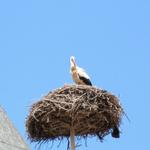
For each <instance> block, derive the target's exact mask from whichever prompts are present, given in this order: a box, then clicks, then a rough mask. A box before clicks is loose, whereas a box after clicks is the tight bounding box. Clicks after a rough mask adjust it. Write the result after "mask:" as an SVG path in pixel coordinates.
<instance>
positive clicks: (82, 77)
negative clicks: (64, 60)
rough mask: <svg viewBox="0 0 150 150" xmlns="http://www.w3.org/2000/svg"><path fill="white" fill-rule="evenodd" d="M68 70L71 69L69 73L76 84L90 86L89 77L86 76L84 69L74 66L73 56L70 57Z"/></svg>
mask: <svg viewBox="0 0 150 150" xmlns="http://www.w3.org/2000/svg"><path fill="white" fill-rule="evenodd" d="M70 68H71V69H70V72H71V74H72V79H73V80H74V82H75V83H76V84H83V85H90V86H92V83H91V81H90V77H89V76H88V75H87V74H86V72H85V70H84V69H82V68H80V67H78V66H77V65H76V63H75V58H74V56H71V57H70Z"/></svg>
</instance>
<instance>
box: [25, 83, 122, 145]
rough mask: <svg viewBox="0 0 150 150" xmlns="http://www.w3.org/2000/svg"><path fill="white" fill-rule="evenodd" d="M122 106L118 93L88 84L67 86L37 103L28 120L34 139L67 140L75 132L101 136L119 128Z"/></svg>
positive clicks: (76, 134) (31, 137)
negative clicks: (64, 138)
mask: <svg viewBox="0 0 150 150" xmlns="http://www.w3.org/2000/svg"><path fill="white" fill-rule="evenodd" d="M122 112H123V110H122V107H121V105H120V104H119V100H118V98H117V97H116V96H114V95H112V94H111V93H109V92H107V91H106V90H102V89H98V88H96V87H92V86H86V85H65V86H64V87H62V88H60V89H57V90H54V91H53V92H49V93H48V95H47V96H44V97H43V98H42V99H41V100H40V101H39V102H37V103H35V104H33V106H32V107H31V111H30V114H29V116H28V118H27V121H26V129H27V133H28V137H29V138H30V140H31V141H36V142H42V141H47V140H55V139H59V138H60V137H61V138H60V139H63V137H67V138H68V137H69V136H70V129H71V128H73V132H74V133H72V134H75V136H80V137H87V136H89V135H92V136H93V135H94V136H95V135H96V136H98V137H99V138H100V139H103V137H104V136H105V135H107V134H109V133H110V132H111V131H112V129H113V128H114V127H116V126H117V127H119V125H120V121H121V117H122Z"/></svg>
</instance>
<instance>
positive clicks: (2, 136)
mask: <svg viewBox="0 0 150 150" xmlns="http://www.w3.org/2000/svg"><path fill="white" fill-rule="evenodd" d="M0 150H29V148H28V146H27V145H26V143H25V142H24V140H23V139H22V137H21V136H20V134H19V132H18V131H17V130H16V128H15V127H14V125H13V124H12V122H11V121H10V120H9V118H8V116H7V114H6V112H5V111H4V110H3V108H2V107H1V106H0Z"/></svg>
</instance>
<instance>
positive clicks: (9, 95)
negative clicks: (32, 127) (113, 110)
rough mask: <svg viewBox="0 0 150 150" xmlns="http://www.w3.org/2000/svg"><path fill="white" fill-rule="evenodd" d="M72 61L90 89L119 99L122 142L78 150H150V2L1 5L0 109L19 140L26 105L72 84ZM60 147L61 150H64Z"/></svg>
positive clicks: (52, 0) (33, 0)
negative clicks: (84, 72) (81, 70)
mask: <svg viewBox="0 0 150 150" xmlns="http://www.w3.org/2000/svg"><path fill="white" fill-rule="evenodd" d="M71 55H74V56H75V57H76V60H77V63H78V64H79V66H81V67H83V68H85V69H86V70H87V72H88V73H89V75H90V76H91V80H92V82H93V84H94V85H96V86H97V87H102V88H104V89H107V90H108V91H110V92H112V93H114V94H115V95H117V96H119V97H120V101H121V103H122V105H123V107H124V109H125V111H126V113H127V114H128V116H129V118H130V120H131V122H130V123H129V122H128V121H127V119H126V118H123V121H122V125H121V130H122V134H121V138H120V139H113V138H112V137H111V136H107V137H106V138H105V140H104V142H103V143H100V142H99V141H98V140H97V139H96V138H91V139H88V142H87V143H88V147H85V145H84V142H82V146H81V147H79V148H77V149H78V150H90V149H95V150H98V149H110V148H111V149H115V150H119V149H122V150H125V149H127V148H128V149H131V148H134V149H136V150H141V149H147V147H149V134H150V131H149V127H150V119H149V114H150V109H149V106H150V94H149V92H150V90H149V89H150V86H149V85H150V67H149V66H150V1H149V0H126V1H120V0H113V1H111V0H105V1H100V0H92V1H90V0H63V1H62V0H43V1H40V0H24V1H20V0H13V1H12V0H5V1H0V91H1V92H0V105H2V107H3V108H4V109H5V110H6V111H7V113H8V115H9V117H10V118H11V120H12V121H13V123H14V124H15V126H16V128H17V129H18V130H19V132H20V133H21V135H22V136H23V138H24V139H25V140H26V141H27V143H28V144H29V145H30V147H31V149H34V145H35V144H34V143H33V144H30V142H29V141H28V140H27V138H26V133H25V118H26V116H27V114H28V110H29V106H30V105H31V104H33V103H34V102H36V101H38V100H39V99H40V98H41V97H42V96H43V95H45V94H47V93H48V92H49V91H50V90H53V89H55V88H58V87H61V86H63V85H64V84H65V83H72V79H71V77H70V74H69V57H70V56H71ZM66 145H67V144H66V141H64V142H63V143H62V144H61V146H60V147H59V148H57V143H56V146H54V148H53V149H60V150H64V148H66Z"/></svg>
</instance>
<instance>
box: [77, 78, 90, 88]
mask: <svg viewBox="0 0 150 150" xmlns="http://www.w3.org/2000/svg"><path fill="white" fill-rule="evenodd" d="M79 78H80V80H82V81H83V82H84V83H85V84H86V85H90V86H92V83H91V81H90V79H87V78H85V77H82V76H79Z"/></svg>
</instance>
